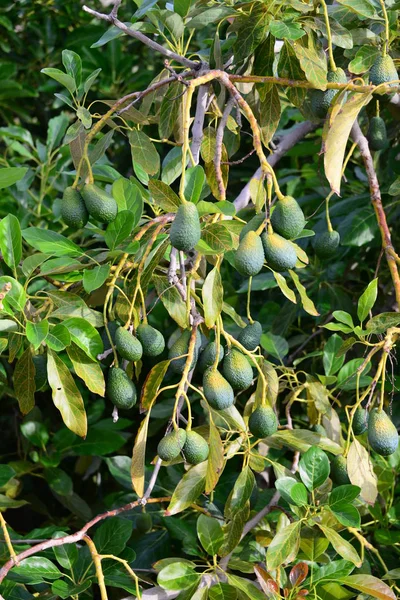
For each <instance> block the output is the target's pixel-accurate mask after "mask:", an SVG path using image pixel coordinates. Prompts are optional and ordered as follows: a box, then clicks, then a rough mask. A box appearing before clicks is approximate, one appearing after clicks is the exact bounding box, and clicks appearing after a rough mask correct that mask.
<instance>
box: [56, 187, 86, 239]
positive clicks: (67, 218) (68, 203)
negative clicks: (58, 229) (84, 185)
mask: <svg viewBox="0 0 400 600" xmlns="http://www.w3.org/2000/svg"><path fill="white" fill-rule="evenodd" d="M61 217H62V220H63V221H64V223H65V224H66V225H68V227H73V228H74V229H81V228H82V227H84V226H85V225H86V223H87V222H88V220H89V214H88V211H87V210H86V206H85V203H84V201H83V198H82V196H81V195H80V193H79V192H78V190H76V189H74V188H73V187H71V186H70V187H67V188H65V190H64V194H63V199H62V204H61Z"/></svg>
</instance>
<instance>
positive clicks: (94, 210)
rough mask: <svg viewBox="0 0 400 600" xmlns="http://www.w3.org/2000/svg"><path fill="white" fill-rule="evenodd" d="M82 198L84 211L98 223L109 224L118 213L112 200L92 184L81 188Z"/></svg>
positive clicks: (116, 206)
mask: <svg viewBox="0 0 400 600" xmlns="http://www.w3.org/2000/svg"><path fill="white" fill-rule="evenodd" d="M82 196H83V199H84V201H85V205H86V209H87V211H88V213H89V215H90V216H91V217H93V219H95V220H96V221H100V223H111V222H112V221H114V219H115V217H116V216H117V212H118V205H117V203H116V201H115V200H114V198H113V197H112V196H110V194H108V193H107V192H106V191H105V190H102V189H101V188H99V187H97V185H95V184H94V183H87V184H86V185H84V186H83V188H82Z"/></svg>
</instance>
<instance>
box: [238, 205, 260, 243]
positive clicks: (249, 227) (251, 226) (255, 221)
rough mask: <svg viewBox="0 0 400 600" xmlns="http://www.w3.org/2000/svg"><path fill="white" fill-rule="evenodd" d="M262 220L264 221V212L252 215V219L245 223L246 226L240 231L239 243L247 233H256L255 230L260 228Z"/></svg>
mask: <svg viewBox="0 0 400 600" xmlns="http://www.w3.org/2000/svg"><path fill="white" fill-rule="evenodd" d="M264 220H265V212H262V213H259V214H257V215H254V217H252V218H251V219H250V221H249V222H248V223H246V225H245V226H244V227H243V229H242V231H241V232H240V234H239V242H241V241H242V239H243V238H244V236H245V235H246V233H249V231H257V229H258V228H259V227H260V225H262V223H263V221H264Z"/></svg>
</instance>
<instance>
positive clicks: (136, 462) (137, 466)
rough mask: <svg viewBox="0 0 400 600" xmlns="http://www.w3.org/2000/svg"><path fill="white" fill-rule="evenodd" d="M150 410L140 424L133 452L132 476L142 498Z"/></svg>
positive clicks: (137, 491)
mask: <svg viewBox="0 0 400 600" xmlns="http://www.w3.org/2000/svg"><path fill="white" fill-rule="evenodd" d="M149 420H150V410H149V412H148V413H147V415H146V416H145V418H144V419H143V421H142V422H141V424H140V427H139V431H138V433H137V436H136V439H135V445H134V446H133V452H132V464H131V478H132V485H133V489H134V490H135V492H136V493H137V495H138V496H139V498H141V497H142V496H143V494H144V475H145V456H146V441H147V431H148V428H149Z"/></svg>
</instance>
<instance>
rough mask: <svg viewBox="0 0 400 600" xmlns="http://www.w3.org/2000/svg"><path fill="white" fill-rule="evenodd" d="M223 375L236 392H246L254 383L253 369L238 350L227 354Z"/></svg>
mask: <svg viewBox="0 0 400 600" xmlns="http://www.w3.org/2000/svg"><path fill="white" fill-rule="evenodd" d="M222 374H223V376H224V377H225V379H226V380H227V382H228V383H230V384H231V386H232V389H234V390H246V389H247V388H248V387H249V386H250V385H251V384H252V382H253V369H252V368H251V366H250V363H249V361H248V360H247V358H246V356H245V355H244V354H243V353H242V352H240V350H238V349H237V348H231V349H230V350H228V352H226V354H225V356H224V361H223V363H222Z"/></svg>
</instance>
